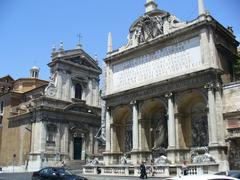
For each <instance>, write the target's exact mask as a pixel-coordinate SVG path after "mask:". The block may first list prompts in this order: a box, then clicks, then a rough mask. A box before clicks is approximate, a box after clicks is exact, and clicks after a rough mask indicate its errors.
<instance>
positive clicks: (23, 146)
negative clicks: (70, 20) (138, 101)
mask: <svg viewBox="0 0 240 180" xmlns="http://www.w3.org/2000/svg"><path fill="white" fill-rule="evenodd" d="M48 66H49V67H50V72H51V78H50V81H49V82H47V81H43V80H40V79H38V76H39V71H40V69H39V68H38V67H33V68H32V69H31V70H30V78H24V79H19V80H16V81H14V82H13V89H12V90H11V91H9V92H8V93H4V94H3V95H1V96H0V102H1V101H4V106H3V114H2V117H3V121H2V127H1V130H2V131H1V136H0V137H1V139H0V142H1V143H0V166H2V167H4V168H5V169H6V170H8V169H9V168H10V170H11V171H12V169H11V168H12V164H13V162H14V164H15V166H17V167H18V169H20V170H25V169H26V170H29V171H33V170H38V169H40V168H42V167H45V166H57V165H59V164H60V162H61V161H64V162H65V163H66V164H69V165H71V163H73V164H74V163H75V164H82V163H85V160H86V159H87V158H90V157H94V156H95V155H99V154H98V141H97V140H96V139H95V135H96V134H97V132H98V130H99V128H100V125H101V109H100V101H99V100H100V97H99V75H100V74H101V69H100V68H99V66H98V63H97V62H96V60H94V59H93V58H91V56H89V55H88V54H87V53H86V52H85V51H84V50H83V49H82V48H81V47H80V46H78V47H77V48H76V49H72V50H64V49H63V45H62V44H61V47H60V49H59V50H56V49H53V52H52V59H51V62H50V63H49V64H48ZM7 166H9V168H7ZM4 168H3V170H4ZM15 170H17V168H16V167H15Z"/></svg>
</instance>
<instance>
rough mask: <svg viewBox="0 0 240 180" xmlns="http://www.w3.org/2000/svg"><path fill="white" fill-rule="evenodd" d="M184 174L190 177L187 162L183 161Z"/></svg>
mask: <svg viewBox="0 0 240 180" xmlns="http://www.w3.org/2000/svg"><path fill="white" fill-rule="evenodd" d="M182 174H183V175H184V176H186V175H188V166H187V161H183V164H182Z"/></svg>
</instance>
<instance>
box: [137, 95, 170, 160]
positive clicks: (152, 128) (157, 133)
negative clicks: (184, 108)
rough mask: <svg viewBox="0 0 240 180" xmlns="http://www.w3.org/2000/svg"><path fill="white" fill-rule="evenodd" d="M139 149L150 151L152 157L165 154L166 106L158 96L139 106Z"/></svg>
mask: <svg viewBox="0 0 240 180" xmlns="http://www.w3.org/2000/svg"><path fill="white" fill-rule="evenodd" d="M140 117H141V128H140V137H141V140H140V141H141V149H143V150H147V151H152V153H153V154H152V155H153V158H155V156H156V157H159V156H160V155H166V154H165V153H166V152H165V150H166V148H167V146H168V131H167V108H166V103H165V102H164V101H162V100H161V99H159V98H154V99H150V100H147V101H145V102H143V104H142V105H141V108H140Z"/></svg>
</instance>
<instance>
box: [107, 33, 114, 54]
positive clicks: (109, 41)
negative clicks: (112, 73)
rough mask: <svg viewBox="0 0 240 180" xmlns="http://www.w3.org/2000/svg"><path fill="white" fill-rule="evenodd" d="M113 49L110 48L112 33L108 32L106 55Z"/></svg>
mask: <svg viewBox="0 0 240 180" xmlns="http://www.w3.org/2000/svg"><path fill="white" fill-rule="evenodd" d="M112 50H113V48H112V33H111V32H109V33H108V47H107V53H110V52H112Z"/></svg>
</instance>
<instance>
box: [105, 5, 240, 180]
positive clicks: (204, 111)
mask: <svg viewBox="0 0 240 180" xmlns="http://www.w3.org/2000/svg"><path fill="white" fill-rule="evenodd" d="M198 2H199V16H198V17H197V19H195V20H193V21H191V22H180V21H179V20H178V19H177V18H176V17H175V16H173V15H171V14H169V13H168V12H165V11H163V10H159V9H157V5H156V3H155V2H154V1H153V0H147V3H146V5H145V6H146V13H145V14H144V15H143V16H141V17H139V18H138V19H137V20H136V21H135V22H134V23H133V25H132V26H131V27H130V30H129V36H128V44H127V45H125V46H123V47H121V48H119V49H117V50H111V48H108V54H107V57H106V59H105V63H106V94H105V96H104V100H106V151H105V152H104V162H105V167H103V168H104V173H105V174H106V173H109V174H111V172H112V173H113V172H114V171H111V170H110V169H109V168H110V167H111V166H114V165H120V164H124V163H123V162H122V160H123V159H124V158H125V157H126V156H127V157H128V160H127V161H126V162H128V161H129V164H128V165H130V166H137V165H138V164H140V163H141V162H142V161H146V162H147V163H149V164H150V162H151V161H152V160H153V161H155V165H156V169H158V170H159V173H160V172H164V173H163V175H164V176H166V175H169V173H170V171H169V169H168V173H166V167H167V166H169V162H170V164H171V165H172V167H176V168H177V167H178V165H179V164H181V163H182V162H183V161H185V160H186V161H188V163H189V164H192V165H195V168H196V169H197V167H200V169H201V167H203V166H204V167H206V168H205V170H204V171H205V173H206V171H208V172H214V171H218V170H226V169H228V168H229V163H228V162H229V151H228V150H229V143H228V142H226V140H227V139H228V136H229V134H228V131H227V128H228V126H227V124H229V121H228V120H229V119H228V118H226V117H227V116H230V114H231V113H230V112H231V111H232V112H234V117H233V118H237V119H238V116H237V115H236V114H238V113H237V112H238V110H239V109H240V104H239V103H238V102H237V97H238V90H237V89H238V88H239V85H238V84H237V83H233V82H232V81H233V79H234V73H233V62H234V59H235V57H236V54H237V46H238V45H239V43H238V42H237V41H236V40H235V36H234V35H233V34H232V32H230V31H229V30H228V29H226V28H224V27H223V26H222V25H221V24H219V23H218V22H217V21H216V20H215V19H214V18H213V17H212V16H210V15H209V14H208V13H207V12H206V11H205V9H204V4H203V0H199V1H198ZM108 47H112V42H111V38H110V40H109V46H108ZM231 84H234V85H231ZM233 102H236V103H235V104H234V103H233ZM229 113H230V114H229ZM235 113H236V114H235ZM235 115H236V116H235ZM237 121H238V120H237ZM239 128H240V126H239V125H237V129H238V131H239ZM228 130H229V129H228ZM229 131H231V130H229ZM234 132H235V131H234ZM238 137H239V135H238ZM164 156H166V157H167V161H166V162H165V163H162V160H163V159H164ZM159 158H160V161H159ZM159 162H161V163H160V164H159ZM167 162H168V163H167ZM159 165H162V167H159ZM130 166H129V168H130ZM163 167H164V168H165V169H164V168H163ZM124 168H126V169H127V168H128V167H127V166H123V169H124ZM159 168H160V169H159ZM161 168H162V169H161ZM113 169H114V168H113ZM116 169H117V170H116V172H119V173H120V174H121V172H122V171H121V170H119V167H116ZM126 169H125V170H126ZM110 171H111V172H110ZM126 171H128V170H126ZM129 172H130V171H129ZM129 172H128V173H129ZM176 172H177V170H176ZM196 172H197V170H196ZM202 172H203V171H202ZM113 174H114V173H113ZM116 174H117V173H116ZM134 174H135V175H136V172H134ZM158 175H159V176H161V173H160V174H158ZM170 175H171V174H170Z"/></svg>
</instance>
